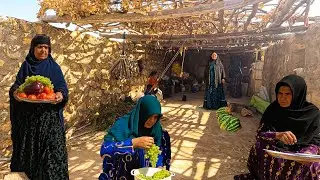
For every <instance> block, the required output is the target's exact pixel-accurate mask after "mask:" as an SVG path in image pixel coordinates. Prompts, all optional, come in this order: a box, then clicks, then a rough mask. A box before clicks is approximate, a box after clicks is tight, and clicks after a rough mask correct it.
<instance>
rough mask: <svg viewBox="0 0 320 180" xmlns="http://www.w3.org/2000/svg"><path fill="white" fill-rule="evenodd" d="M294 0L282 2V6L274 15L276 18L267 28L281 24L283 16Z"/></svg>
mask: <svg viewBox="0 0 320 180" xmlns="http://www.w3.org/2000/svg"><path fill="white" fill-rule="evenodd" d="M295 1H296V0H287V1H286V3H285V4H284V6H283V8H282V9H281V11H280V12H279V13H277V15H276V19H275V20H274V21H273V22H272V24H271V25H270V26H269V28H274V27H279V26H281V24H282V23H281V22H282V19H283V18H284V16H285V15H286V14H287V13H288V12H289V11H290V8H291V7H292V6H293V4H294V3H295Z"/></svg>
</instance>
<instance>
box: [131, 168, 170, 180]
mask: <svg viewBox="0 0 320 180" xmlns="http://www.w3.org/2000/svg"><path fill="white" fill-rule="evenodd" d="M170 175H171V173H170V171H167V170H165V169H161V170H160V171H158V172H156V173H154V174H153V175H152V176H145V175H143V174H138V175H137V177H138V178H139V179H141V180H162V179H165V178H167V177H169V176H170Z"/></svg>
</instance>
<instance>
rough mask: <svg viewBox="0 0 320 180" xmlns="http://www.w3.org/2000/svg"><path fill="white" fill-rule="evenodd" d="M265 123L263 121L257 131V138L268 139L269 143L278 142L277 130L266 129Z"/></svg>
mask: <svg viewBox="0 0 320 180" xmlns="http://www.w3.org/2000/svg"><path fill="white" fill-rule="evenodd" d="M264 126H265V125H264V124H263V123H262V124H261V125H260V127H259V128H258V131H257V136H256V139H257V140H263V141H268V142H269V143H275V142H276V132H272V131H264V130H265V127H264Z"/></svg>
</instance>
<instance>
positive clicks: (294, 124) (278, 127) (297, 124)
mask: <svg viewBox="0 0 320 180" xmlns="http://www.w3.org/2000/svg"><path fill="white" fill-rule="evenodd" d="M281 86H288V87H290V89H291V92H292V102H291V105H290V106H289V107H288V108H283V107H281V106H280V105H279V103H278V100H276V101H274V102H273V103H271V104H270V106H269V107H268V108H267V109H266V111H265V113H264V114H263V117H262V119H261V124H262V123H263V124H264V126H263V131H276V132H284V131H291V132H292V133H293V134H294V135H295V136H296V137H297V143H296V145H295V146H306V145H309V144H315V145H320V116H319V115H320V114H319V109H318V108H317V107H316V106H315V105H313V104H312V103H309V102H308V101H307V100H306V95H307V85H306V82H305V80H304V79H303V78H302V77H300V76H297V75H288V76H286V77H284V78H283V79H282V80H281V81H280V82H278V83H277V85H276V89H275V91H276V94H278V91H279V89H280V87H281Z"/></svg>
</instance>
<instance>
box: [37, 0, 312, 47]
mask: <svg viewBox="0 0 320 180" xmlns="http://www.w3.org/2000/svg"><path fill="white" fill-rule="evenodd" d="M233 2H240V3H238V4H234V5H231V6H230V3H233ZM313 2H314V0H225V1H222V0H171V1H166V0H134V1H129V0H110V1H105V0H69V1H65V0H54V1H53V0H42V1H41V2H40V5H41V9H40V11H39V17H40V18H41V19H42V20H43V21H45V22H48V23H57V22H60V23H62V22H64V23H73V24H76V25H78V26H79V27H84V28H85V31H91V32H97V33H99V34H100V35H101V36H105V37H108V38H122V33H121V34H119V32H126V34H127V35H126V39H129V40H130V41H134V42H143V43H148V44H150V45H155V46H159V45H160V46H180V45H181V44H182V43H183V42H185V41H187V42H186V43H185V44H186V46H188V47H191V48H198V47H202V48H212V49H216V48H221V49H231V48H235V49H239V47H244V49H243V50H246V49H252V48H253V49H254V48H256V47H261V46H265V45H267V44H269V43H270V42H277V41H279V40H282V39H284V38H286V37H288V35H287V33H288V32H303V31H305V30H306V28H307V27H306V26H304V25H303V23H302V25H299V26H297V25H298V23H299V22H305V23H306V22H307V21H308V20H309V21H310V18H309V19H308V12H309V8H310V5H311V4H312V3H313ZM228 4H229V6H228ZM49 9H52V10H54V11H55V12H56V15H55V16H46V15H45V12H46V11H47V10H49ZM311 20H312V19H311ZM284 24H286V26H285V27H284V26H283V25H284ZM300 24H301V23H300Z"/></svg>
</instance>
